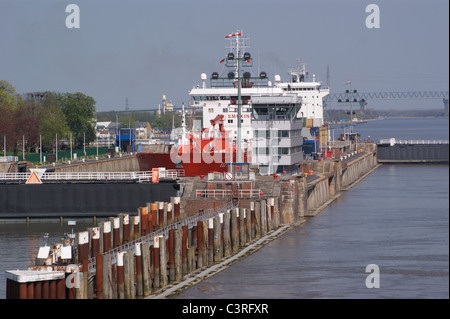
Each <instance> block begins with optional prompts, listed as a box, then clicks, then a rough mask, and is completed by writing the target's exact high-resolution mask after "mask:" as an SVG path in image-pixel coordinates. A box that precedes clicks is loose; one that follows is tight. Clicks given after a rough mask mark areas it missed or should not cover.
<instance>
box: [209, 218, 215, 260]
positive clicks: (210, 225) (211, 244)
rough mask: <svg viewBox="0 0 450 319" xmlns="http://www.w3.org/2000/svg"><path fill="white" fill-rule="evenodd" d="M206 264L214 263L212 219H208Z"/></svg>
mask: <svg viewBox="0 0 450 319" xmlns="http://www.w3.org/2000/svg"><path fill="white" fill-rule="evenodd" d="M208 248H209V249H208V252H209V254H208V265H210V266H211V265H213V264H214V219H213V218H209V219H208Z"/></svg>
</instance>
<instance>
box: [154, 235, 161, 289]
mask: <svg viewBox="0 0 450 319" xmlns="http://www.w3.org/2000/svg"><path fill="white" fill-rule="evenodd" d="M159 239H160V237H158V236H156V237H155V238H154V242H153V287H155V288H156V289H159V288H160V271H159V259H160V255H159V250H160V249H159Z"/></svg>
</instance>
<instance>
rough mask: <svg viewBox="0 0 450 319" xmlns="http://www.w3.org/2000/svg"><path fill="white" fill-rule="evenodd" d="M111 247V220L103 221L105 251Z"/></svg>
mask: <svg viewBox="0 0 450 319" xmlns="http://www.w3.org/2000/svg"><path fill="white" fill-rule="evenodd" d="M110 249H111V222H110V221H106V222H104V223H103V252H107V251H108V250H110Z"/></svg>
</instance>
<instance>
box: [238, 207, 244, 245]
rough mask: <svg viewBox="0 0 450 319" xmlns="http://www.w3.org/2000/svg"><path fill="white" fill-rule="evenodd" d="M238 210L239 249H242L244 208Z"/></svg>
mask: <svg viewBox="0 0 450 319" xmlns="http://www.w3.org/2000/svg"><path fill="white" fill-rule="evenodd" d="M238 209H239V247H241V248H242V247H244V245H245V228H244V221H245V209H244V208H238Z"/></svg>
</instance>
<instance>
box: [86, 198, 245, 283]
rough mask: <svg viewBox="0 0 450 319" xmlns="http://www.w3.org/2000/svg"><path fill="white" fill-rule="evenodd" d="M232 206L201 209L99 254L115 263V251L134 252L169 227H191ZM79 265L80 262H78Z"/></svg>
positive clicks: (166, 232)
mask: <svg viewBox="0 0 450 319" xmlns="http://www.w3.org/2000/svg"><path fill="white" fill-rule="evenodd" d="M233 208H237V205H236V204H234V203H232V202H230V203H228V204H227V205H224V206H222V207H219V208H216V209H214V208H212V209H208V210H206V211H201V212H200V213H198V214H196V215H193V216H190V217H187V218H184V219H182V220H180V221H178V222H175V223H173V224H170V225H167V226H164V227H163V228H160V229H158V230H155V231H154V232H152V233H150V234H147V235H145V236H142V237H140V238H137V239H135V240H132V241H130V242H128V243H126V244H123V245H121V246H118V247H116V248H112V249H110V250H108V251H106V252H103V253H102V254H101V255H102V256H106V255H111V257H112V258H111V263H112V264H115V263H116V256H117V253H119V252H125V251H130V250H131V251H133V253H135V252H136V251H135V249H136V244H139V243H147V242H148V243H151V242H153V240H154V238H155V237H158V236H164V237H166V238H167V237H168V236H169V231H170V230H171V229H178V228H181V227H183V226H188V228H191V227H193V226H195V225H197V222H198V221H203V220H206V219H209V218H213V217H215V216H218V215H219V214H221V213H226V212H227V211H228V210H230V209H233ZM80 266H81V264H80ZM95 271H96V257H92V258H90V259H89V263H88V273H89V274H92V273H95Z"/></svg>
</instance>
